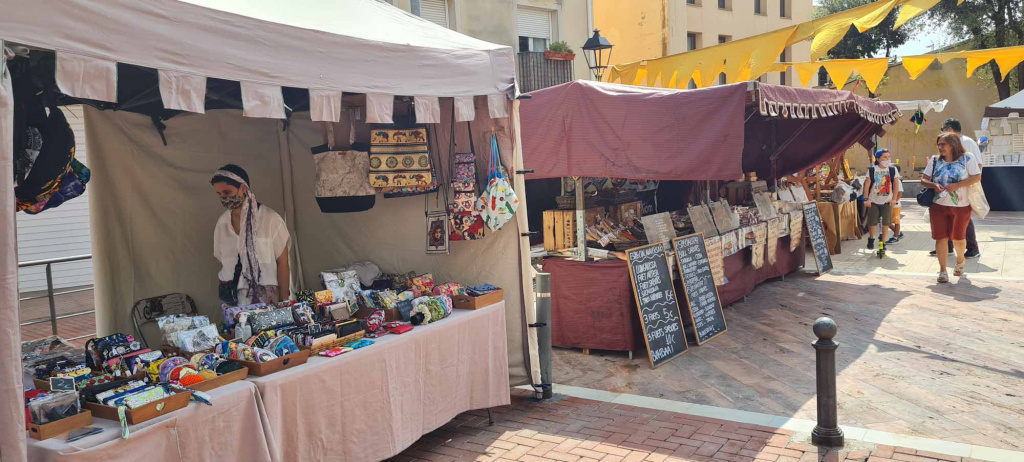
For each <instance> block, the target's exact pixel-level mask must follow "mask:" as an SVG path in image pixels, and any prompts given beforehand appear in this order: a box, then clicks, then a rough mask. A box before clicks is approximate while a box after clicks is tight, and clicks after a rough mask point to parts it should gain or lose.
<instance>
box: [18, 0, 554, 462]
mask: <svg viewBox="0 0 1024 462" xmlns="http://www.w3.org/2000/svg"><path fill="white" fill-rule="evenodd" d="M0 40H2V41H3V43H4V45H5V46H13V45H24V46H28V47H31V48H32V49H33V50H35V51H36V52H42V53H43V54H45V53H55V55H56V59H55V61H56V62H55V63H54V68H55V72H54V73H52V74H51V75H53V76H55V81H56V84H57V86H58V87H59V89H60V91H61V92H62V93H64V94H65V95H67V96H69V97H71V98H74V99H76V100H79V101H82V102H85V103H87V104H90V105H92V106H93V107H95V108H100V109H120V110H130V111H132V112H135V114H133V113H127V112H99V111H95V110H90V111H89V113H88V115H87V120H86V123H87V132H88V133H89V145H90V154H91V156H90V161H91V163H92V164H93V172H94V175H95V176H94V179H93V181H92V183H90V188H92V191H91V193H90V194H91V197H90V204H91V205H94V206H95V209H96V212H97V213H96V214H95V215H94V216H93V221H92V223H93V231H94V232H95V234H94V236H96V238H95V239H96V241H95V245H94V250H95V252H96V257H97V258H96V260H95V261H96V273H97V274H96V278H97V288H96V293H97V300H98V304H97V308H98V310H99V311H100V313H104V314H99V315H98V317H99V320H100V323H101V328H106V329H113V328H118V329H122V330H123V329H124V328H125V327H126V324H125V323H124V319H125V318H124V316H125V313H127V310H129V309H130V307H131V306H130V302H131V301H134V300H130V299H131V298H135V297H139V298H141V297H142V296H152V295H159V294H156V293H146V294H142V293H141V291H142V290H150V289H152V290H164V288H170V287H172V286H176V285H178V284H179V283H180V284H184V285H187V286H188V289H192V288H194V287H199V285H200V284H201V283H200V282H199V281H198V278H196V279H191V278H193V276H192V274H197V273H200V272H201V271H202V270H206V269H208V266H209V262H210V260H211V259H212V257H211V256H210V253H209V252H208V250H209V249H206V248H204V247H203V246H204V245H205V244H203V241H197V240H194V239H200V238H201V239H208V236H200V235H201V234H204V233H200V232H199V231H198V230H199V228H200V227H201V226H199V223H200V222H201V221H202V220H208V219H209V218H210V217H211V216H213V215H214V214H215V210H213V207H212V206H211V205H210V202H211V201H212V199H213V197H212V196H211V195H208V194H211V193H209V191H208V189H207V188H209V186H208V184H206V183H205V181H204V180H206V181H208V179H207V178H206V177H208V176H209V174H210V171H209V169H210V168H211V166H213V167H212V168H216V167H217V166H219V165H218V164H222V163H223V162H220V160H224V159H234V160H238V161H239V162H242V161H244V160H253V161H257V160H258V162H253V163H250V164H249V168H250V169H251V170H250V171H251V172H252V173H253V177H254V181H256V182H257V183H256V185H255V186H254V188H255V189H256V190H257V191H258V192H260V194H261V197H262V200H266V201H267V203H268V204H269V205H270V206H271V207H272V208H276V209H277V210H278V211H279V212H282V215H284V216H286V218H289V219H292V220H294V221H290V224H291V225H292V226H293V227H294V228H295V229H294V231H295V232H294V234H293V237H294V238H295V239H296V240H297V241H299V249H300V251H299V254H300V257H303V256H305V258H307V259H308V260H309V262H307V264H304V265H303V266H302V271H303V272H304V273H305V276H306V277H307V280H309V277H310V276H312V275H313V274H314V273H315V272H316V271H318V270H319V269H323V268H317V267H314V266H312V265H321V264H327V263H330V264H340V263H344V262H346V260H349V261H351V260H353V259H359V258H362V257H364V256H366V257H368V258H370V259H379V260H378V263H380V264H381V265H382V266H384V267H385V269H404V270H409V269H416V270H423V271H430V270H436V271H438V273H439V274H440V275H442V276H451V277H452V278H455V279H457V278H458V277H462V276H463V275H467V276H465V277H467V278H468V277H469V276H468V275H470V274H472V277H473V279H471V280H476V279H477V278H488V277H492V276H493V277H494V278H495V279H500V281H493V282H495V283H496V284H503V285H506V286H507V288H509V289H511V290H509V291H508V292H507V293H506V306H507V308H508V309H507V312H506V321H507V323H508V326H510V327H509V328H508V331H509V342H510V345H509V355H510V357H509V366H510V375H511V377H512V383H526V382H528V381H529V379H528V376H529V374H528V371H529V372H534V371H535V369H536V364H537V361H536V360H534V361H533V362H532V363H531V362H530V357H531V356H533V357H534V358H535V354H536V353H535V352H536V348H535V337H531V336H529V335H527V334H526V332H527V328H526V327H525V324H526V322H528V321H532V316H533V314H532V307H533V303H532V292H530V291H528V290H527V291H523V290H522V288H523V286H524V285H527V284H528V281H529V280H528V279H524V278H527V277H529V273H528V267H527V265H526V262H527V259H526V257H527V255H528V246H527V245H526V243H525V242H524V238H522V237H520V235H519V231H518V230H519V229H525V227H526V226H525V224H526V222H525V213H523V212H524V211H523V210H522V209H521V213H519V214H517V215H518V216H517V220H516V221H514V222H511V223H509V224H508V225H506V227H505V228H504V229H502V231H501V232H499V233H496V234H493V235H490V236H488V238H487V239H485V240H483V241H481V242H479V243H472V244H469V245H467V246H465V247H464V248H463V250H462V251H464V252H466V253H465V254H463V255H461V256H460V255H459V252H460V249H459V248H458V247H457V248H456V251H455V253H456V255H455V256H453V257H451V258H454V259H457V260H458V261H459V262H460V263H461V265H456V264H446V263H437V261H436V260H432V261H427V259H426V257H425V256H424V255H422V252H423V250H422V240H423V239H424V233H425V227H424V228H422V229H419V230H417V229H416V228H420V227H419V226H416V225H409V226H404V227H403V226H401V225H400V224H395V223H397V222H400V221H401V220H405V219H408V218H409V217H410V216H411V217H412V218H413V219H414V220H418V219H420V217H422V215H421V213H422V208H420V207H421V206H422V202H419V201H422V198H412V199H395V200H381V201H379V203H381V205H379V206H378V208H376V209H374V210H373V211H370V212H364V213H362V214H351V215H349V216H346V217H344V218H345V219H335V218H325V217H316V216H312V217H311V216H310V215H309V212H310V210H311V209H310V208H309V206H308V203H307V204H303V202H302V201H303V197H302V196H303V195H308V194H309V193H310V189H309V188H310V187H311V186H310V185H309V183H308V181H311V177H310V175H311V172H310V170H309V168H310V167H309V164H308V163H305V162H308V158H299V157H300V156H302V155H305V154H307V153H308V151H304V149H308V147H309V146H307V144H309V143H311V142H313V141H321V140H319V139H317V133H318V131H317V127H318V126H322V125H323V124H322V123H321V122H323V121H335V122H338V121H342V117H341V112H342V98H343V95H344V94H345V93H346V92H347V93H349V94H352V93H359V94H364V95H365V98H366V102H365V104H364V106H363V111H364V112H363V114H364V116H365V117H366V119H367V121H369V122H389V121H390V120H391V119H392V111H393V110H394V105H393V102H394V101H395V97H396V96H408V97H413V98H412V99H413V101H414V102H415V106H416V108H417V111H418V112H419V111H422V114H417V116H420V117H419V120H420V121H428V122H440V121H441V120H442V117H444V116H445V115H446V114H450V113H451V111H454V112H455V115H456V118H457V119H458V120H459V121H468V120H474V121H475V122H474V124H476V123H483V124H484V127H483V129H482V130H481V131H480V132H479V133H480V134H481V135H482V134H483V133H485V131H486V130H487V128H486V127H487V126H488V125H494V124H497V125H498V126H500V127H504V128H505V129H504V131H503V132H499V137H500V140H501V145H502V156H503V160H504V161H505V162H506V166H507V167H508V168H509V170H510V171H515V170H516V169H517V168H518V167H519V166H520V165H521V160H517V159H516V153H518V152H519V148H518V140H517V138H518V131H517V130H515V126H514V122H515V121H516V113H515V110H516V109H515V108H516V105H514V104H512V103H511V102H510V101H509V96H511V95H513V94H514V93H515V64H514V60H513V50H512V49H511V48H509V47H506V46H501V45H495V44H491V43H487V42H483V41H480V40H476V39H472V38H470V37H466V36H463V35H460V34H458V33H456V32H453V31H450V30H448V29H445V28H443V27H440V26H437V25H435V24H432V23H429V22H428V21H425V20H422V19H420V18H417V17H415V16H411V15H409V14H406V13H404V12H402V11H400V10H398V9H396V8H393V7H391V6H390V5H387V4H386V3H384V2H378V1H375V0H341V1H336V2H327V3H325V2H317V1H314V0H297V1H293V2H286V3H284V2H274V1H271V0H244V1H243V0H229V1H223V0H217V1H213V0H190V1H189V2H187V3H186V2H182V1H176V0H154V1H148V2H134V1H130V0H110V1H105V2H101V3H97V2H72V3H68V2H64V1H59V0H33V1H31V2H30V1H27V0H18V1H15V2H13V3H12V4H9V5H7V8H5V14H4V15H3V16H2V17H0ZM9 57H10V56H8V58H9ZM147 74H148V75H149V77H145V78H149V79H152V80H151V81H146V85H141V86H140V84H139V82H143V80H142V79H144V77H140V76H142V75H147ZM144 87H145V88H144ZM296 94H301V95H300V96H298V97H296ZM12 98H13V96H12V94H11V86H10V74H9V73H8V72H6V68H5V69H4V72H3V73H2V79H0V146H2V147H0V166H2V167H0V175H4V176H5V177H6V178H13V173H12V171H11V170H10V169H11V168H12V155H13V154H12V139H13V136H14V135H13V133H12V118H13V111H14V109H13V101H12ZM451 98H454V99H451ZM289 103H290V104H289ZM226 108H233V109H235V110H236V111H235V112H228V111H212V109H226ZM207 110H210V112H209V113H208V114H206V115H205V116H203V115H180V114H182V111H188V112H205V111H207ZM239 110H240V112H241V115H240V114H239ZM293 110H294V112H296V113H295V114H293ZM307 111H308V113H309V115H308V116H307V115H305V114H300V113H302V112H307ZM138 113H142V114H146V115H148V116H150V117H144V116H140V115H138ZM510 115H511V119H509V116H510ZM243 116H244V117H243ZM275 119H277V120H275ZM281 119H285V120H281ZM491 119H496V120H497V122H495V121H492V120H491ZM509 120H511V122H509ZM313 121H317V123H316V124H314V123H313ZM160 125H165V126H166V127H167V128H166V130H164V132H163V133H162V134H160V133H157V132H156V131H154V126H160ZM144 127H145V128H144ZM183 129H194V131H193V134H192V135H191V136H190V135H188V134H186V133H184V130H183ZM286 129H287V130H286ZM282 130H286V131H285V132H284V133H285V134H286V135H285V136H282V135H281V133H282ZM292 130H294V132H293V131H292ZM476 133H477V131H474V134H476ZM161 135H163V136H164V137H168V140H167V141H168V144H167V146H166V147H163V142H162V140H161V138H160V137H161ZM118 142H120V143H121V144H119V145H118V144H117V143H118ZM173 142H177V144H174V143H173ZM478 146H480V144H478ZM185 148H194V149H195V151H190V152H188V153H187V154H188V155H187V156H184V157H185V158H184V159H183V158H175V157H174V156H171V155H169V154H168V153H171V152H182V151H179V150H183V149H185ZM247 148H251V149H247ZM103 150H105V151H106V152H100V151H103ZM147 153H149V154H150V155H149V156H147ZM202 153H205V154H206V155H207V156H208V157H207V158H201V159H200V158H199V157H197V156H198V155H199V154H202ZM293 154H294V155H293ZM186 159H190V160H198V164H196V165H189V164H187V163H184V162H183V161H184V160H186ZM243 163H244V162H243ZM147 181H148V182H149V183H147ZM200 183H202V184H200ZM516 186H517V187H519V186H521V180H520V179H517V180H516ZM118 194H125V196H121V197H118V196H117V195H118ZM161 194H162V195H163V197H161ZM520 194H523V193H522V192H520ZM193 197H199V198H202V199H200V201H202V204H200V201H195V202H192V200H193V199H192V198H193ZM0 199H6V200H7V203H13V184H12V183H11V182H10V181H8V182H5V183H4V184H2V185H0ZM292 201H293V202H294V204H295V208H294V209H293V210H289V206H288V205H289V203H290V202H292ZM414 203H415V204H414ZM192 205H195V206H196V209H195V210H194V212H193V215H192V216H186V215H187V210H186V209H187V208H188V207H190V206H192ZM143 210H145V213H143ZM120 213H136V214H137V215H136V218H145V220H146V221H147V222H129V223H127V224H126V222H125V221H124V220H125V217H126V216H125V215H118V214H120ZM410 214H411V215H410ZM112 217H113V218H112ZM182 217H186V218H187V220H185V221H184V222H182V221H181V220H180V219H181V218H182ZM175 218H176V219H177V220H175ZM108 220H112V221H108ZM129 220H130V218H129ZM210 225H211V226H212V222H210ZM385 225H391V228H390V229H389V228H386V227H385ZM332 228H334V229H332ZM337 228H341V229H337ZM182 229H184V230H186V231H188V232H182V234H178V232H179V231H181V230H182ZM211 229H212V228H211ZM378 229H380V230H382V231H378ZM367 230H373V231H374V232H378V235H377V236H374V235H373V234H372V233H371V232H370V231H367ZM148 231H155V232H156V233H157V236H162V237H163V239H155V237H156V236H143V235H141V234H140V233H145V232H148ZM332 231H333V232H332ZM420 231H422V232H420ZM190 233H193V234H190ZM318 237H320V238H322V239H323V240H322V241H319V242H317V241H315V240H314V239H317V238H318ZM374 237H380V238H388V239H392V238H393V239H396V240H397V242H390V243H386V244H385V243H380V242H379V241H376V242H375V239H373V238H374ZM15 239H16V236H15V232H14V224H13V217H12V218H11V219H10V220H8V221H7V222H6V224H5V225H4V226H0V246H2V247H3V248H6V249H14V248H15ZM303 239H311V240H313V241H312V242H311V243H310V244H309V245H308V246H303V245H302V244H303V242H301V241H302V240H303ZM346 239H348V240H350V243H347V244H343V243H341V241H344V240H346ZM413 242H415V243H416V244H413ZM126 243H134V244H135V245H133V246H131V247H130V248H119V247H118V246H123V245H125V244H126ZM517 244H518V247H517ZM458 245H459V244H456V246H458ZM146 246H152V247H149V248H147V247H146ZM175 246H177V247H178V248H179V249H182V250H183V251H182V252H178V253H174V254H173V255H171V254H169V253H168V252H167V251H166V250H167V249H168V248H173V247H175ZM414 247H415V249H416V251H415V252H413V248H414ZM465 249H470V250H465ZM104 251H106V252H108V253H107V257H106V258H105V259H104V258H101V254H102V253H103V252H104ZM311 252H312V253H311ZM316 252H320V253H316ZM147 253H148V254H149V256H151V257H153V258H145V257H146V254H147ZM307 253H308V255H307ZM517 253H518V255H517ZM371 254H372V255H371ZM481 255H485V257H481ZM3 257H4V259H3V261H2V262H0V275H2V278H0V281H2V284H0V300H2V301H3V302H4V304H5V305H6V306H8V307H9V308H8V309H6V310H2V311H0V334H2V337H3V340H2V342H3V343H2V344H0V351H3V353H2V355H3V356H2V357H0V366H2V369H3V370H4V371H6V372H5V374H4V375H3V376H0V420H2V421H3V424H0V447H2V448H3V449H2V451H3V452H2V457H3V460H4V461H5V462H6V461H8V460H11V461H19V460H24V459H25V454H24V447H25V445H24V438H25V432H24V425H23V418H24V412H23V407H22V399H21V394H22V385H21V376H20V370H21V368H20V367H18V365H19V363H20V358H19V355H18V352H19V351H20V346H19V344H18V342H19V328H18V321H19V320H18V312H17V310H16V309H14V308H13V307H16V306H17V268H16V260H17V258H16V256H15V255H14V252H11V251H10V250H9V251H8V252H5V253H4V254H3ZM516 257H518V258H516ZM199 258H201V260H199ZM439 258H444V257H439ZM453 261H455V260H453ZM197 265H198V266H197ZM307 265H308V266H307ZM328 266H329V265H328ZM514 273H518V277H517V278H513V279H510V276H511V275H513V274H514ZM212 275H213V273H211V277H213V276H212ZM114 278H116V279H114ZM161 279H167V280H163V281H161ZM211 281H212V279H211ZM313 281H315V279H313ZM524 281H526V282H527V284H524ZM527 286H528V285H527ZM179 287H180V286H179ZM213 289H214V287H213V286H212V285H211V286H210V287H208V288H206V289H205V290H206V291H210V290H213ZM171 290H178V289H177V288H175V289H171ZM196 290H201V289H196ZM204 293H209V292H204ZM206 309H207V310H208V309H209V305H207V308H206ZM531 347H532V348H531Z"/></svg>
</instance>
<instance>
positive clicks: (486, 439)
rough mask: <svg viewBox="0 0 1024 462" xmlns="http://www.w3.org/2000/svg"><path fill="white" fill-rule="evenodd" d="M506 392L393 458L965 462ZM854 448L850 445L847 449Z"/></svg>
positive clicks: (568, 461)
mask: <svg viewBox="0 0 1024 462" xmlns="http://www.w3.org/2000/svg"><path fill="white" fill-rule="evenodd" d="M525 395H526V392H523V391H522V390H514V391H513V396H512V405H511V406H505V407H501V408H497V409H495V410H494V418H495V424H494V425H493V426H488V423H487V413H486V412H484V411H473V412H468V413H465V414H462V415H460V416H458V417H456V418H455V420H453V421H452V422H450V423H448V424H447V425H445V426H443V427H442V428H440V429H438V430H436V431H434V432H431V433H429V434H428V435H426V436H424V437H423V438H421V439H420V440H419V441H417V442H416V443H415V444H413V446H412V447H410V448H409V449H408V450H406V451H405V452H403V453H402V454H401V455H399V456H397V457H395V458H394V459H393V460H395V461H402V462H405V461H415V460H430V461H454V460H478V461H499V462H506V461H513V460H519V461H523V462H535V461H565V462H595V461H601V462H639V461H652V462H663V461H673V462H674V461H681V460H691V461H712V462H717V461H734V462H740V461H755V460H757V461H764V462H811V461H813V462H818V461H829V462H843V461H865V460H868V461H870V462H893V461H908V462H937V461H940V460H941V461H953V462H961V461H963V462H970V461H973V459H967V458H964V459H961V458H960V457H957V456H949V455H944V454H937V453H930V452H925V451H916V450H914V449H909V448H904V447H892V446H885V445H877V446H865V447H853V448H847V449H845V450H841V451H829V450H826V449H819V448H817V447H814V446H810V445H808V444H807V443H806V442H805V441H804V440H802V439H801V437H800V436H799V435H794V434H793V432H792V431H789V430H782V429H778V428H773V427H765V426H761V425H751V424H739V423H735V422H728V421H724V420H717V419H709V418H705V417H697V416H692V415H687V414H679V413H675V412H669V411H657V410H652V409H648V408H642V407H633V406H627V405H621V404H613V403H602V402H598V401H591V400H586V399H580V398H570V397H565V396H561V395H556V396H555V398H554V399H551V400H548V401H546V402H544V403H541V404H538V403H536V402H534V401H533V400H532V399H530V398H527V397H526V396H525ZM851 446H856V445H851Z"/></svg>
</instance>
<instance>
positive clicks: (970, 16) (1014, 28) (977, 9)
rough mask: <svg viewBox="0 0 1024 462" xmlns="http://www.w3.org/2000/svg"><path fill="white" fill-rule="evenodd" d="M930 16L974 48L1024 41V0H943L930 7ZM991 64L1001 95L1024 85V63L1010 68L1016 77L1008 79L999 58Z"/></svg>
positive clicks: (1003, 45)
mask: <svg viewBox="0 0 1024 462" xmlns="http://www.w3.org/2000/svg"><path fill="white" fill-rule="evenodd" d="M928 18H929V20H930V22H931V26H932V27H944V28H947V29H948V30H949V32H950V36H951V37H952V38H954V39H956V40H958V41H967V42H968V44H969V45H970V49H982V48H998V47H1011V46H1017V45H1024V0H966V1H965V2H964V3H963V4H961V5H957V0H942V1H941V2H940V3H939V4H938V5H936V6H935V7H934V8H932V9H931V10H929V12H928ZM987 67H988V70H989V72H990V73H991V76H992V80H993V81H994V84H995V86H996V89H997V90H998V91H999V99H1006V98H1009V97H1010V95H1012V94H1014V93H1016V92H1018V91H1020V90H1022V89H1024V88H1022V85H1024V64H1020V65H1018V66H1017V68H1016V70H1017V72H1013V71H1009V72H1010V73H1011V76H1012V77H1011V78H1007V79H1005V80H1004V79H1003V77H1004V76H1003V73H1002V72H1001V71H1000V69H999V66H997V65H996V63H995V62H991V63H989V64H988V65H987ZM1003 71H1006V70H1005V69H1003ZM1013 74H1016V75H1015V76H1013Z"/></svg>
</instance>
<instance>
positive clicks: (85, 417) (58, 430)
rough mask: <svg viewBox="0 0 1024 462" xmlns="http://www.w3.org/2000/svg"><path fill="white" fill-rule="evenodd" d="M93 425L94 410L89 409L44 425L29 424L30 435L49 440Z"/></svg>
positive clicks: (33, 437) (37, 438) (30, 436)
mask: <svg viewBox="0 0 1024 462" xmlns="http://www.w3.org/2000/svg"><path fill="white" fill-rule="evenodd" d="M89 425H92V412H90V411H89V410H88V409H85V410H83V411H82V412H79V413H78V415H75V416H72V417H68V418H66V419H60V420H58V421H56V422H50V423H46V424H42V425H36V424H29V426H28V436H29V438H32V439H34V440H40V441H42V440H48V439H50V438H53V437H55V436H60V435H63V434H66V433H70V432H71V431H73V430H78V429H79V428H82V427H88V426H89Z"/></svg>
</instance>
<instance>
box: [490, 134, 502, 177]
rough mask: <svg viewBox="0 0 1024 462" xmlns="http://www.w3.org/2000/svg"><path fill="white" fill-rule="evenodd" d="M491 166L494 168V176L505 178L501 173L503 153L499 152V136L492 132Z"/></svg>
mask: <svg viewBox="0 0 1024 462" xmlns="http://www.w3.org/2000/svg"><path fill="white" fill-rule="evenodd" d="M491 162H492V165H491V168H492V169H494V178H503V176H502V174H501V153H499V152H498V136H497V135H495V134H494V133H493V132H492V133H491Z"/></svg>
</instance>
